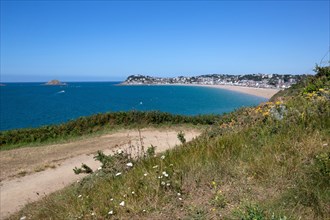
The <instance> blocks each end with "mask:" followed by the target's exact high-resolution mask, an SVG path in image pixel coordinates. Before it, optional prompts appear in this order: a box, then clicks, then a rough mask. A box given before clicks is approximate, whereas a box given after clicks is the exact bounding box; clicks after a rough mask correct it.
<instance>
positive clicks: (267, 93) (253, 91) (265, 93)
mask: <svg viewBox="0 0 330 220" xmlns="http://www.w3.org/2000/svg"><path fill="white" fill-rule="evenodd" d="M146 85H149V86H202V87H210V88H217V89H226V90H230V91H235V92H240V93H245V94H249V95H254V96H259V97H263V98H266V99H270V98H271V97H272V96H273V95H275V94H276V93H278V92H279V91H280V89H273V88H255V87H247V86H234V85H203V84H179V83H178V84H137V85H134V84H119V86H146Z"/></svg>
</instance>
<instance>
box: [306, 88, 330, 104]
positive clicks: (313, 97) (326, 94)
mask: <svg viewBox="0 0 330 220" xmlns="http://www.w3.org/2000/svg"><path fill="white" fill-rule="evenodd" d="M303 96H304V97H305V98H306V99H307V100H310V101H330V90H329V88H320V89H318V90H315V91H312V92H304V93H303Z"/></svg>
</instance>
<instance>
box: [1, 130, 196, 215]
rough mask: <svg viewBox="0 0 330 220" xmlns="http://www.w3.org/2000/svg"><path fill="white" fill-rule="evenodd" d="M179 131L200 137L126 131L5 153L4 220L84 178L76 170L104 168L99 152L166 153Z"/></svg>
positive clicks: (170, 133) (175, 133) (188, 138)
mask: <svg viewBox="0 0 330 220" xmlns="http://www.w3.org/2000/svg"><path fill="white" fill-rule="evenodd" d="M179 130H183V131H184V133H185V137H186V139H187V141H189V140H191V139H192V138H194V137H196V136H198V135H199V134H200V131H197V130H193V129H174V128H173V129H171V130H169V129H151V128H150V129H142V130H141V132H140V134H139V132H138V131H137V130H125V131H119V132H116V133H113V134H107V135H102V136H100V137H93V138H87V139H83V140H79V141H75V142H71V143H65V144H56V145H48V146H40V147H29V148H21V149H14V150H9V151H3V152H1V154H0V164H1V175H0V178H1V191H0V219H4V218H6V217H8V216H9V215H10V214H12V213H14V212H16V211H18V210H19V209H20V208H22V207H23V206H24V205H26V204H27V203H29V202H33V201H36V200H38V199H40V198H42V197H43V196H45V195H48V194H50V193H52V192H55V191H57V190H60V189H62V188H64V187H65V186H67V185H69V184H71V183H73V182H75V181H77V180H78V179H80V178H82V177H83V176H81V175H79V176H78V175H75V174H74V173H73V170H72V169H73V168H74V167H80V165H81V164H82V163H85V164H88V165H89V166H90V167H91V168H92V169H93V170H96V169H97V168H98V167H99V166H100V164H99V162H97V161H95V160H94V159H93V154H95V153H96V152H97V151H98V150H102V151H103V152H104V153H106V154H111V153H112V152H113V151H115V150H117V149H123V150H125V149H128V147H129V146H135V147H139V146H140V145H141V142H142V144H143V145H144V146H145V147H149V146H150V145H151V144H152V145H154V146H157V148H156V151H157V152H162V151H165V150H167V149H169V148H171V147H174V146H175V145H178V144H180V142H179V140H178V139H177V134H178V132H179ZM140 137H141V138H140ZM23 175H24V176H23Z"/></svg>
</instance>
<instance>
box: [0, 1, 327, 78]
mask: <svg viewBox="0 0 330 220" xmlns="http://www.w3.org/2000/svg"><path fill="white" fill-rule="evenodd" d="M329 13H330V12H329V1H233V2H230V1H181V2H175V1H157V2H152V1H123V2H120V1H44V2H43V1H1V81H2V82H7V81H19V82H26V81H48V80H50V79H54V78H56V79H59V80H62V81H118V80H124V79H125V78H126V77H127V76H128V75H131V74H147V75H152V76H179V75H185V76H191V75H199V74H208V73H228V74H243V73H259V72H260V73H293V74H299V73H312V69H313V67H314V65H315V63H319V62H320V60H321V59H322V58H323V56H324V55H325V54H326V52H327V51H329V49H330V42H329V41H330V40H329V29H330V25H329ZM325 60H329V55H327V56H326V57H325Z"/></svg>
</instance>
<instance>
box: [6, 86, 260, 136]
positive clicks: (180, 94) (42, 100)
mask: <svg viewBox="0 0 330 220" xmlns="http://www.w3.org/2000/svg"><path fill="white" fill-rule="evenodd" d="M116 84H118V83H115V82H83V83H78V82H75V83H68V85H66V86H44V85H41V83H6V86H1V87H0V101H1V102H0V104H1V118H0V130H8V129H15V128H27V127H38V126H41V125H50V124H58V123H62V122H66V121H68V120H70V119H75V118H78V117H80V116H87V115H92V114H96V113H101V112H111V111H128V110H141V111H147V110H159V111H163V112H169V113H174V114H183V115H198V114H209V113H215V114H221V113H224V112H230V111H233V110H234V109H237V108H239V107H242V106H252V105H257V104H258V103H260V102H263V101H265V100H266V99H264V98H260V97H256V96H250V95H246V94H242V93H237V92H233V91H227V90H222V89H216V88H206V87H194V86H172V85H170V86H118V85H116Z"/></svg>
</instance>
